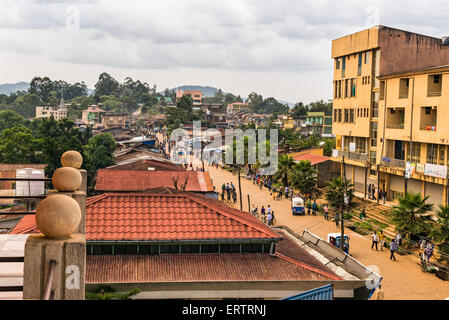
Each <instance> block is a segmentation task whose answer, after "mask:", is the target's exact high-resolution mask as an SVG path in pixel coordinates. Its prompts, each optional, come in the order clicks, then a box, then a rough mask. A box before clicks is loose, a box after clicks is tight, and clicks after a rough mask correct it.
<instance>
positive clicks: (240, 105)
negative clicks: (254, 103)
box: [227, 102, 251, 114]
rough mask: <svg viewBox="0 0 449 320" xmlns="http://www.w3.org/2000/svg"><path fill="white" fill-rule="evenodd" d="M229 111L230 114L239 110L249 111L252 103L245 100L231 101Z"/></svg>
mask: <svg viewBox="0 0 449 320" xmlns="http://www.w3.org/2000/svg"><path fill="white" fill-rule="evenodd" d="M227 112H228V114H235V113H239V112H244V113H248V112H251V105H250V104H249V103H244V102H234V103H230V104H228V108H227Z"/></svg>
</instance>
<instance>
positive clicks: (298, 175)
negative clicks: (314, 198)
mask: <svg viewBox="0 0 449 320" xmlns="http://www.w3.org/2000/svg"><path fill="white" fill-rule="evenodd" d="M289 180H290V185H291V186H293V187H294V188H297V189H298V190H299V192H301V193H302V194H311V195H313V194H315V193H316V191H317V188H316V184H317V175H316V169H315V167H314V166H312V165H311V163H310V161H309V160H305V161H304V160H303V161H300V162H299V163H295V164H293V166H292V168H291V170H290V175H289Z"/></svg>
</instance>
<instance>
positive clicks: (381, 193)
mask: <svg viewBox="0 0 449 320" xmlns="http://www.w3.org/2000/svg"><path fill="white" fill-rule="evenodd" d="M368 198H369V199H372V200H377V199H379V200H380V199H382V201H383V204H385V201H386V198H387V192H386V191H385V186H384V187H383V188H382V189H380V188H379V189H378V190H377V198H376V186H375V185H374V184H370V185H369V186H368Z"/></svg>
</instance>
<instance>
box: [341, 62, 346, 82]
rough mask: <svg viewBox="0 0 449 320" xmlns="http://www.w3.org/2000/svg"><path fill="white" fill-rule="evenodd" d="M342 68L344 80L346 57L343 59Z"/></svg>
mask: <svg viewBox="0 0 449 320" xmlns="http://www.w3.org/2000/svg"><path fill="white" fill-rule="evenodd" d="M342 59H343V61H342V67H341V77H342V78H344V77H345V69H346V57H343V58H342Z"/></svg>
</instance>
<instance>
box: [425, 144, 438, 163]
mask: <svg viewBox="0 0 449 320" xmlns="http://www.w3.org/2000/svg"><path fill="white" fill-rule="evenodd" d="M437 156H438V145H437V144H433V143H429V144H427V159H426V162H427V163H432V164H437V159H438V158H437Z"/></svg>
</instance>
